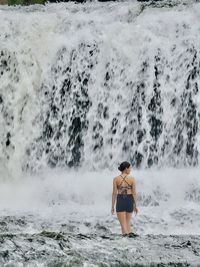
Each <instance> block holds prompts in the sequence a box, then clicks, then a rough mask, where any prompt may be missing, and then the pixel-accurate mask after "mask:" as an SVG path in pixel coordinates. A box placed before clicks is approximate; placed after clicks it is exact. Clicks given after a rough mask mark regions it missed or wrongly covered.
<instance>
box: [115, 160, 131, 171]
mask: <svg viewBox="0 0 200 267" xmlns="http://www.w3.org/2000/svg"><path fill="white" fill-rule="evenodd" d="M130 166H131V164H130V163H129V162H128V161H123V162H122V163H121V164H120V165H119V167H118V170H119V171H120V172H123V171H124V170H125V169H126V168H129V167H130Z"/></svg>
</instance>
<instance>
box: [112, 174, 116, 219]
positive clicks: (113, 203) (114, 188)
mask: <svg viewBox="0 0 200 267" xmlns="http://www.w3.org/2000/svg"><path fill="white" fill-rule="evenodd" d="M116 196H117V184H116V179H115V178H114V179H113V192H112V209H111V212H112V214H113V213H114V212H115V201H116Z"/></svg>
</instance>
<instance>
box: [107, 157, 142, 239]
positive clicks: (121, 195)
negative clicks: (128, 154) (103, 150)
mask: <svg viewBox="0 0 200 267" xmlns="http://www.w3.org/2000/svg"><path fill="white" fill-rule="evenodd" d="M118 170H119V171H121V174H120V175H119V176H117V177H115V178H114V179H113V193H112V214H114V211H115V209H114V207H115V201H116V199H117V203H116V212H117V217H118V220H119V222H120V225H121V230H122V235H123V236H129V237H134V236H136V235H135V234H134V233H133V232H132V231H131V225H130V222H131V216H132V213H133V211H134V212H135V214H136V215H137V213H138V209H137V207H136V190H135V184H136V182H135V178H134V177H132V176H130V175H129V174H130V172H131V164H130V163H129V162H127V161H124V162H122V163H121V164H120V166H119V167H118Z"/></svg>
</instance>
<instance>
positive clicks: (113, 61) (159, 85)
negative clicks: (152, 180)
mask: <svg viewBox="0 0 200 267" xmlns="http://www.w3.org/2000/svg"><path fill="white" fill-rule="evenodd" d="M164 3H165V4H164ZM166 3H167V2H163V3H162V5H163V7H162V8H161V7H159V5H161V4H157V6H156V5H155V4H154V5H149V4H141V3H138V2H136V1H131V2H116V3H104V4H103V3H85V4H83V5H76V4H72V3H71V4H68V5H64V4H60V5H47V6H44V7H39V6H36V7H34V6H32V7H29V8H26V7H24V8H15V9H13V8H8V7H4V8H3V7H2V8H1V11H0V12H1V13H0V33H1V35H0V74H1V75H0V110H1V112H0V139H1V143H0V157H1V169H2V168H4V169H5V170H7V171H9V172H10V173H14V174H15V175H16V172H20V171H21V170H34V171H37V170H38V169H43V168H45V167H47V166H51V167H52V166H53V167H55V166H57V167H63V166H70V167H71V166H72V167H76V166H87V168H88V166H89V168H90V169H93V170H100V169H102V168H113V166H114V165H116V164H117V163H118V162H120V161H121V160H122V159H124V158H126V159H127V160H129V161H131V163H132V165H133V166H136V167H140V168H144V167H151V166H159V167H166V166H175V167H177V166H179V167H184V166H196V165H198V162H199V151H200V134H199V125H198V121H199V118H200V103H199V102H200V96H199V70H200V63H199V62H200V55H199V43H200V42H199V38H200V37H199V36H200V35H199V32H200V22H199V12H198V9H199V7H200V5H199V3H195V1H190V2H189V3H188V2H187V1H186V2H185V4H184V2H183V3H182V4H178V1H177V2H176V1H170V3H171V5H172V4H173V5H174V6H173V5H172V7H169V6H170V4H168V5H167V4H166ZM186 3H187V4H186Z"/></svg>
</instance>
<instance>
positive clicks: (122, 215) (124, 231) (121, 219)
mask: <svg viewBox="0 0 200 267" xmlns="http://www.w3.org/2000/svg"><path fill="white" fill-rule="evenodd" d="M117 218H118V220H119V222H120V225H121V230H122V234H128V233H129V232H128V229H127V223H126V212H125V211H123V212H117Z"/></svg>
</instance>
